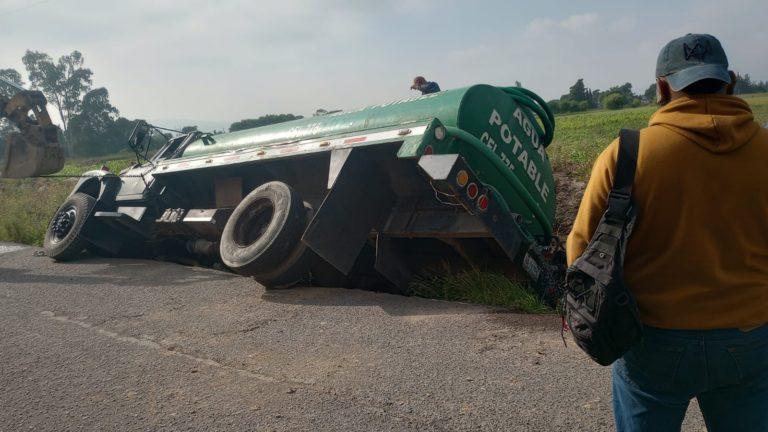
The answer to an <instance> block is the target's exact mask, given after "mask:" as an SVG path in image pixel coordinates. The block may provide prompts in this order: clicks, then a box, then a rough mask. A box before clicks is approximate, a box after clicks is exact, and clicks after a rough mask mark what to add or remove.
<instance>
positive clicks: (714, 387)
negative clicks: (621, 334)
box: [612, 325, 768, 432]
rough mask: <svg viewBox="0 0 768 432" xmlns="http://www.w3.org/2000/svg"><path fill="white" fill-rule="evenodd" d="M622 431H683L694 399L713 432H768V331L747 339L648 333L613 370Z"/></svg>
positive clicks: (732, 334)
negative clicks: (684, 421)
mask: <svg viewBox="0 0 768 432" xmlns="http://www.w3.org/2000/svg"><path fill="white" fill-rule="evenodd" d="M612 378H613V412H614V416H615V418H616V429H617V430H618V431H619V432H625V431H653V432H662V431H679V430H680V426H681V424H682V422H683V417H685V412H686V409H687V408H688V403H689V402H690V401H691V399H693V398H694V397H695V398H697V399H698V401H699V407H700V408H701V412H702V414H703V415H704V421H705V422H706V424H707V429H708V430H709V431H710V432H719V431H739V432H741V431H768V325H764V326H762V327H760V328H757V329H755V330H752V331H750V332H742V331H740V330H736V329H726V330H700V331H699V330H664V329H658V328H653V327H645V335H644V338H643V341H642V342H641V343H640V344H638V345H637V346H635V347H634V348H632V349H631V350H629V352H627V353H626V354H624V356H623V357H622V358H620V359H619V360H617V361H616V362H615V363H614V364H613V369H612Z"/></svg>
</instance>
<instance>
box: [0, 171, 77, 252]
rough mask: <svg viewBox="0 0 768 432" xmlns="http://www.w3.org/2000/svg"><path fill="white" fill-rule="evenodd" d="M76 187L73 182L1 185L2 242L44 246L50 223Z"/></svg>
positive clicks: (15, 182)
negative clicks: (46, 231) (46, 230)
mask: <svg viewBox="0 0 768 432" xmlns="http://www.w3.org/2000/svg"><path fill="white" fill-rule="evenodd" d="M73 187H74V181H73V180H53V179H51V180H47V179H38V180H2V181H0V202H2V203H3V205H2V206H0V241H8V242H14V243H24V244H30V245H35V246H41V245H42V244H43V237H44V236H45V229H46V227H47V226H48V221H50V219H51V217H52V216H53V213H54V212H55V211H56V209H57V208H58V207H59V205H60V204H61V203H62V202H64V200H65V199H66V197H67V195H69V192H70V191H71V190H72V188H73Z"/></svg>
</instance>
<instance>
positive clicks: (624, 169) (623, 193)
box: [605, 129, 640, 222]
mask: <svg viewBox="0 0 768 432" xmlns="http://www.w3.org/2000/svg"><path fill="white" fill-rule="evenodd" d="M639 148H640V131H637V130H632V129H622V130H621V131H620V132H619V154H618V157H617V158H616V175H615V176H614V178H613V187H612V188H611V192H610V193H609V194H608V208H607V209H606V211H605V216H606V218H607V219H610V220H614V221H617V222H624V221H625V220H626V218H627V213H628V211H629V208H630V206H631V205H632V203H631V201H630V198H631V197H632V184H633V183H634V182H635V168H637V154H638V151H639Z"/></svg>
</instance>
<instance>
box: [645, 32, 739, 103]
mask: <svg viewBox="0 0 768 432" xmlns="http://www.w3.org/2000/svg"><path fill="white" fill-rule="evenodd" d="M656 76H657V77H664V78H666V79H667V82H668V83H669V86H670V87H672V90H675V91H679V90H682V89H684V88H686V87H688V86H689V85H691V84H693V83H695V82H696V81H701V80H703V79H708V78H713V79H718V80H720V81H723V82H726V83H730V82H731V76H730V74H728V57H726V55H725V50H723V46H722V45H720V41H719V40H717V38H716V37H714V36H712V35H708V34H691V33H688V34H687V35H685V36H683V37H680V38H677V39H674V40H672V41H671V42H669V43H668V44H667V45H665V46H664V48H662V50H661V52H660V53H659V59H658V61H657V62H656Z"/></svg>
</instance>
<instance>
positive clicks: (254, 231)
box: [234, 200, 275, 247]
mask: <svg viewBox="0 0 768 432" xmlns="http://www.w3.org/2000/svg"><path fill="white" fill-rule="evenodd" d="M274 213H275V208H274V207H273V206H272V203H271V202H269V201H267V200H264V201H257V202H255V203H253V205H251V206H250V207H248V209H246V211H245V214H244V215H243V216H242V217H240V218H238V221H237V224H236V225H235V232H234V234H235V235H234V240H235V244H237V245H238V246H240V247H248V246H250V245H252V244H254V243H256V242H257V241H258V240H259V239H260V238H261V237H262V236H263V235H264V233H265V232H266V231H267V228H268V227H269V224H270V223H271V222H272V217H273V215H274Z"/></svg>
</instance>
